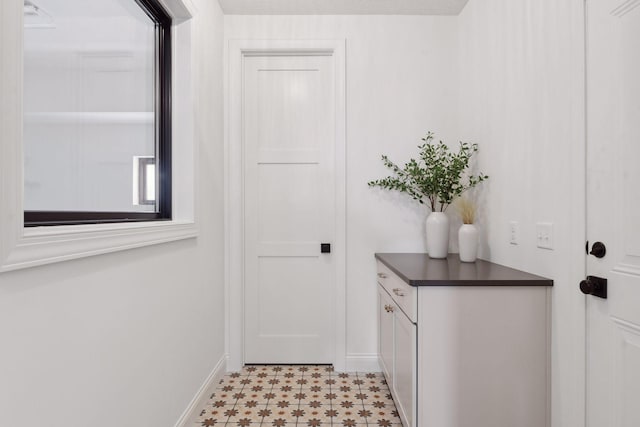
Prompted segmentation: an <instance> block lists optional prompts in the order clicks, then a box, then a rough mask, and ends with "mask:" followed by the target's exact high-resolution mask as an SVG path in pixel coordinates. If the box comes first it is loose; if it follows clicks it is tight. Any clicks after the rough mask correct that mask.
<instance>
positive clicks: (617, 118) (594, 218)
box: [587, 0, 640, 427]
mask: <svg viewBox="0 0 640 427" xmlns="http://www.w3.org/2000/svg"><path fill="white" fill-rule="evenodd" d="M638 6H640V2H639V1H637V0H631V1H621V0H588V1H587V236H588V239H589V240H590V241H591V242H595V241H602V242H604V243H605V245H606V248H607V252H606V255H605V256H604V257H603V258H600V259H598V258H595V257H593V256H588V262H587V271H588V274H589V275H594V276H599V277H603V278H607V279H608V298H607V299H601V298H597V297H593V296H587V426H588V427H601V426H607V427H608V426H611V427H632V426H633V427H636V426H638V425H640V406H638V404H637V402H638V396H640V221H638V218H640V192H639V191H638V187H637V186H638V183H639V182H640V168H638V166H637V163H638V160H639V159H640V79H639V78H638V76H640V8H639V7H638Z"/></svg>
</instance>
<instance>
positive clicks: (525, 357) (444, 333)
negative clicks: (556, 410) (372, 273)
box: [378, 254, 553, 427]
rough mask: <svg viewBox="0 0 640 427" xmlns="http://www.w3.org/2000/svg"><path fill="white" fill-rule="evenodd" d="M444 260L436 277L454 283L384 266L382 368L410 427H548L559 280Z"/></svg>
mask: <svg viewBox="0 0 640 427" xmlns="http://www.w3.org/2000/svg"><path fill="white" fill-rule="evenodd" d="M383 255H386V254H383ZM398 255H399V254H398ZM392 259H393V260H396V261H397V260H398V259H395V258H392ZM399 260H403V259H402V258H399ZM387 261H388V259H387ZM439 261H441V262H440V263H437V264H436V263H434V262H433V260H431V261H426V262H428V263H429V265H428V267H431V271H430V273H429V274H431V273H433V266H434V265H435V266H438V267H439V268H441V271H442V272H444V273H446V274H445V275H446V278H448V279H447V280H449V281H447V280H444V279H442V278H438V277H435V278H434V277H433V276H430V275H429V274H427V273H426V271H427V270H428V268H427V267H425V266H421V267H420V268H417V269H415V271H418V272H419V273H420V274H423V276H424V277H427V279H425V280H420V279H417V280H413V279H412V277H411V276H410V274H409V273H407V274H402V271H401V272H400V273H398V274H396V273H394V272H393V271H392V270H391V269H390V268H389V267H388V266H387V265H385V264H383V263H381V262H378V295H379V298H378V301H379V302H378V304H379V307H378V317H379V319H378V321H379V329H378V332H379V333H378V338H379V362H380V366H381V369H382V370H383V372H384V374H385V377H386V378H387V382H388V384H389V388H390V390H391V394H392V396H393V398H394V401H395V403H396V407H397V409H398V412H399V413H400V416H401V419H402V422H403V424H404V426H405V427H545V426H549V424H550V421H549V395H550V393H549V384H550V380H549V372H550V363H549V355H550V352H549V347H550V341H549V337H550V318H549V306H550V304H549V302H550V289H551V288H550V285H549V284H552V283H553V282H552V281H550V280H548V279H544V278H541V277H539V276H533V275H528V274H527V273H523V272H518V271H516V270H511V269H507V268H505V267H502V266H496V265H495V264H491V263H488V262H486V261H480V260H479V261H478V262H477V263H475V264H467V265H461V264H460V262H459V260H457V258H456V260H449V262H448V263H447V260H439ZM401 264H402V263H399V264H398V265H399V266H400V267H402V265H401ZM399 269H400V268H396V270H399ZM465 269H466V273H465V272H464V270H465ZM409 270H410V269H409ZM471 270H473V271H474V272H473V274H472V273H471ZM461 272H462V273H463V274H462V275H461ZM444 273H443V274H444ZM467 273H469V274H467ZM474 275H475V276H474ZM421 277H422V276H421ZM473 277H475V279H473ZM545 281H546V282H545ZM407 282H412V283H413V284H414V285H415V286H410V285H409V283H407ZM447 283H451V284H450V285H447ZM474 283H476V284H474ZM545 283H549V284H546V285H545Z"/></svg>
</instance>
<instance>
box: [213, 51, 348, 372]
mask: <svg viewBox="0 0 640 427" xmlns="http://www.w3.org/2000/svg"><path fill="white" fill-rule="evenodd" d="M227 49H228V51H227V55H226V56H227V60H228V66H227V67H225V71H226V76H225V88H226V89H225V97H226V102H225V107H226V108H225V153H224V156H225V162H224V164H225V173H224V176H225V180H226V185H225V197H224V206H225V209H224V211H225V267H226V268H225V300H226V301H225V302H226V304H225V307H226V308H225V310H226V313H225V319H226V325H227V326H226V328H225V348H226V353H227V370H229V371H236V370H239V369H240V368H241V367H242V366H243V364H244V134H243V131H242V129H243V117H242V99H243V96H242V95H243V84H242V80H243V76H244V59H245V58H246V57H250V56H271V55H291V56H309V55H327V56H332V57H333V58H334V67H335V71H334V72H335V74H334V77H335V90H336V96H335V100H336V105H335V115H336V116H335V124H336V129H335V144H336V146H335V153H336V154H335V156H336V157H335V174H336V181H335V182H336V188H335V197H336V204H335V206H336V216H335V227H336V230H335V232H336V234H335V240H334V242H333V243H334V244H333V245H332V256H333V257H334V260H335V278H336V282H335V293H334V295H335V299H334V302H333V303H334V313H335V314H336V318H335V331H334V340H335V344H334V349H335V351H334V356H333V365H334V368H335V369H336V370H337V371H344V370H345V368H346V87H345V85H346V69H345V40H229V43H228V46H227Z"/></svg>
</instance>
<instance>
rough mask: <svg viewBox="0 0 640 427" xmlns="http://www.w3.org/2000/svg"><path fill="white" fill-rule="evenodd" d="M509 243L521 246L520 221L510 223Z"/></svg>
mask: <svg viewBox="0 0 640 427" xmlns="http://www.w3.org/2000/svg"><path fill="white" fill-rule="evenodd" d="M509 243H510V244H512V245H519V244H520V226H519V225H518V221H510V222H509Z"/></svg>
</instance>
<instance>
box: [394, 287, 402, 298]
mask: <svg viewBox="0 0 640 427" xmlns="http://www.w3.org/2000/svg"><path fill="white" fill-rule="evenodd" d="M393 293H394V294H396V295H397V296H399V297H403V296H404V295H405V294H404V292H402V289H400V288H394V289H393Z"/></svg>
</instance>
